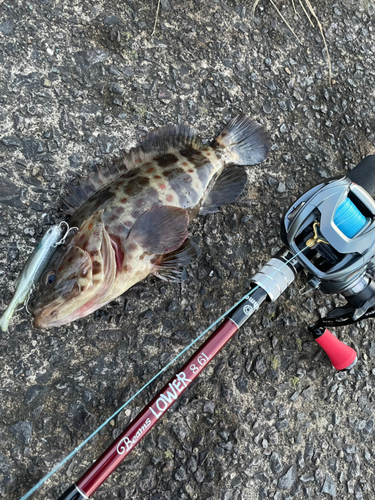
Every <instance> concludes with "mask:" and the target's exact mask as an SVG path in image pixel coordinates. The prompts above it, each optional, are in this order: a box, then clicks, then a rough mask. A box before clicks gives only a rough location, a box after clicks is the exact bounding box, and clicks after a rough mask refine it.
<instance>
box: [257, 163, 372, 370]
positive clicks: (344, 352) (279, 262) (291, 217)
mask: <svg viewBox="0 0 375 500" xmlns="http://www.w3.org/2000/svg"><path fill="white" fill-rule="evenodd" d="M374 195H375V156H367V157H366V158H364V159H363V160H362V161H361V163H359V164H358V165H357V166H356V167H355V168H354V169H353V170H352V171H351V172H349V173H348V174H347V176H344V177H341V178H335V179H330V180H328V181H327V182H324V183H322V184H318V185H317V186H315V187H313V188H312V189H310V190H309V191H307V192H306V193H305V194H304V195H303V196H301V198H299V199H298V200H297V201H296V202H295V203H293V205H292V206H291V207H290V208H289V210H288V211H287V213H286V214H285V216H284V218H283V220H282V223H281V237H282V240H283V243H284V244H285V246H286V248H284V249H283V250H281V251H280V252H279V253H278V254H277V255H276V256H275V257H274V258H272V259H271V260H270V261H269V262H268V263H267V264H266V265H265V266H264V267H263V268H262V269H261V270H260V271H259V272H258V273H257V274H256V275H255V276H254V278H253V281H254V283H256V284H258V285H259V286H260V287H261V288H263V290H265V291H266V293H267V295H268V297H269V299H270V300H272V301H274V300H276V299H277V298H278V297H279V296H280V294H281V293H282V292H283V291H284V290H285V289H286V287H287V286H289V285H290V283H291V282H292V281H293V280H294V278H295V276H296V274H297V273H298V272H300V271H305V272H306V273H307V280H308V283H309V284H310V286H311V287H313V288H320V289H321V290H322V291H323V292H324V293H327V294H334V293H340V294H342V295H343V296H344V297H345V298H346V300H347V304H346V305H345V306H344V307H337V308H335V309H333V310H332V311H330V312H329V314H328V315H327V317H326V318H321V319H320V320H319V321H318V322H317V323H315V324H314V325H312V326H311V327H310V331H311V332H312V333H313V334H314V337H315V339H316V340H317V342H318V343H319V344H320V345H322V347H323V348H324V349H325V351H326V352H327V354H328V355H329V357H330V358H331V361H332V364H333V365H334V366H335V368H337V369H344V368H345V369H348V368H350V367H352V366H353V365H354V364H355V362H356V359H357V358H356V354H355V351H354V350H353V349H351V348H350V347H348V346H346V345H345V344H342V343H340V342H339V341H338V339H336V337H334V336H333V335H332V334H331V333H330V332H329V331H328V330H326V329H325V327H327V326H340V325H349V324H352V323H355V322H357V321H360V320H362V319H366V318H371V317H375V280H374V278H373V276H372V275H371V271H373V270H375V269H374V268H375V201H374V199H373V196H374ZM293 256H294V257H295V258H294V259H292V261H291V262H289V263H288V265H285V262H287V261H289V260H290V259H291V258H293ZM265 278H266V279H265Z"/></svg>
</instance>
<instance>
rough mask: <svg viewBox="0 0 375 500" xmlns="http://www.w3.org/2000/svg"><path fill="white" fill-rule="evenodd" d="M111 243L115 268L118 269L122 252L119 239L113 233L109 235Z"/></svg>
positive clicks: (121, 259)
mask: <svg viewBox="0 0 375 500" xmlns="http://www.w3.org/2000/svg"><path fill="white" fill-rule="evenodd" d="M110 239H111V245H112V248H113V250H114V251H115V260H116V266H117V269H120V268H121V266H122V263H123V262H124V252H123V251H122V246H121V239H120V238H119V237H118V236H115V235H113V234H111V235H110Z"/></svg>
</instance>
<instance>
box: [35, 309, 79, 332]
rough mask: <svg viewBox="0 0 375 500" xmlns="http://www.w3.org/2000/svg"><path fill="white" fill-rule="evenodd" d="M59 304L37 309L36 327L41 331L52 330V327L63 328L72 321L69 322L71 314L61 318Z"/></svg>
mask: <svg viewBox="0 0 375 500" xmlns="http://www.w3.org/2000/svg"><path fill="white" fill-rule="evenodd" d="M58 311H59V304H53V305H51V304H49V305H48V306H45V307H41V308H36V309H35V310H34V311H33V314H34V321H33V324H34V327H35V328H39V329H40V330H43V329H46V328H50V327H51V326H61V325H64V324H66V323H69V322H70V321H69V320H67V318H68V317H69V314H65V315H63V316H61V314H59V313H58Z"/></svg>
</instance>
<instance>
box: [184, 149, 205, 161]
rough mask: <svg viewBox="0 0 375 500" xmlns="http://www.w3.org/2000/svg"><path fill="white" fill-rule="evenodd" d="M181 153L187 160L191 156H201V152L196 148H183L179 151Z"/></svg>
mask: <svg viewBox="0 0 375 500" xmlns="http://www.w3.org/2000/svg"><path fill="white" fill-rule="evenodd" d="M180 153H181V155H182V156H184V157H185V158H187V159H188V160H191V159H192V158H194V159H195V158H199V157H200V156H202V153H201V152H200V151H199V150H198V149H192V148H189V149H184V150H182V151H180ZM206 161H207V160H206Z"/></svg>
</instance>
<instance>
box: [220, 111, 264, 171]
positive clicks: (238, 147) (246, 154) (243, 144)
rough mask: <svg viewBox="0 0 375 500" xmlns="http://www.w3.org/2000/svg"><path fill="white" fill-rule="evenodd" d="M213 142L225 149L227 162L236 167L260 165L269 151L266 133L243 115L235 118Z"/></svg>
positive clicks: (257, 124)
mask: <svg viewBox="0 0 375 500" xmlns="http://www.w3.org/2000/svg"><path fill="white" fill-rule="evenodd" d="M215 140H216V142H217V143H219V144H220V146H223V147H225V148H226V149H227V152H228V153H229V155H228V156H229V158H228V160H229V161H231V162H233V163H235V164H236V165H256V164H258V163H262V162H264V161H265V160H266V159H267V157H268V152H269V149H270V138H269V135H268V132H267V131H266V130H265V129H264V128H263V127H262V126H261V125H259V123H257V122H254V121H253V120H250V118H249V117H248V116H246V115H244V114H241V115H238V116H235V117H234V118H233V119H232V120H231V121H230V122H229V123H228V125H227V126H226V127H225V129H224V130H223V131H222V132H221V134H220V135H218V136H217V137H216V139H215Z"/></svg>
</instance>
